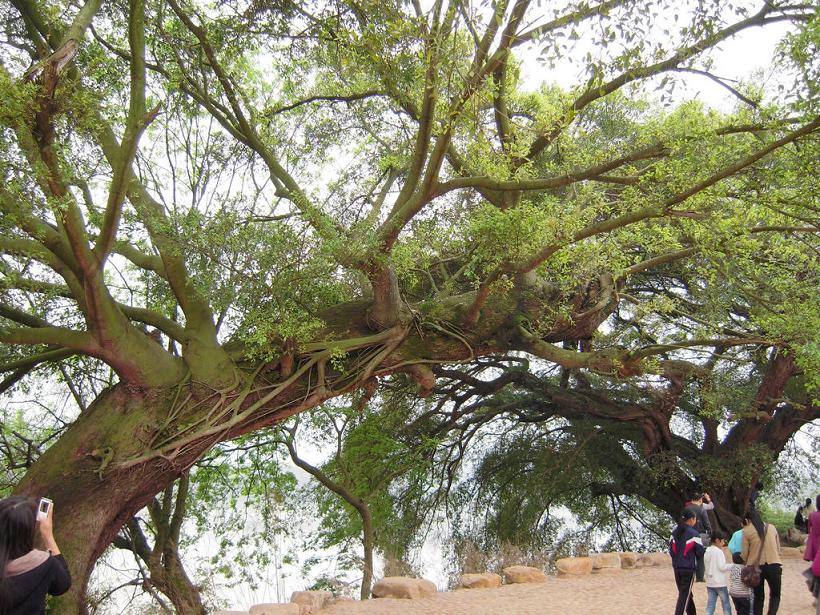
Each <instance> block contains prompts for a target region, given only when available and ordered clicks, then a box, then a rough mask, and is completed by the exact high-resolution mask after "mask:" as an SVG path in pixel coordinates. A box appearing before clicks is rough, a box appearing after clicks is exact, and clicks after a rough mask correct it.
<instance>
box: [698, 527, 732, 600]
mask: <svg viewBox="0 0 820 615" xmlns="http://www.w3.org/2000/svg"><path fill="white" fill-rule="evenodd" d="M725 545H726V534H725V533H724V532H721V531H720V530H715V531H713V532H712V544H711V545H709V548H708V549H706V553H705V554H704V556H703V567H704V576H705V577H706V593H707V595H708V600H707V601H706V615H714V613H715V606H716V605H717V599H718V596H720V604H721V606H722V607H723V615H732V607H731V606H730V601H729V579H728V578H727V576H726V573H727V572H729V571H730V570H731V569H732V566H731V564H727V563H726V556H725V555H724V553H723V547H724V546H725Z"/></svg>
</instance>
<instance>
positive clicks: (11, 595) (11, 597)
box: [0, 496, 71, 615]
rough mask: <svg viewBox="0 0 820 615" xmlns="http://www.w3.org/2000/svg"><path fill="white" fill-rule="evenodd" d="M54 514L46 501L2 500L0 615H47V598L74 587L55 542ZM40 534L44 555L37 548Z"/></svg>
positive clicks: (13, 497) (0, 521) (18, 497)
mask: <svg viewBox="0 0 820 615" xmlns="http://www.w3.org/2000/svg"><path fill="white" fill-rule="evenodd" d="M38 511H39V512H38ZM53 513H54V507H53V505H51V501H50V500H46V499H43V500H37V499H36V498H29V497H22V496H12V497H8V498H4V499H2V500H0V615H45V612H46V594H51V595H53V596H59V595H60V594H64V593H65V592H67V591H68V589H69V588H70V587H71V574H70V573H69V571H68V565H67V564H66V561H65V559H64V558H63V556H62V555H60V548H59V547H58V546H57V542H56V541H55V540H54V532H53V522H52V517H53ZM38 532H39V534H40V537H41V539H42V542H43V546H44V547H45V550H44V551H42V550H39V549H35V548H34V538H35V535H36V534H37V533H38Z"/></svg>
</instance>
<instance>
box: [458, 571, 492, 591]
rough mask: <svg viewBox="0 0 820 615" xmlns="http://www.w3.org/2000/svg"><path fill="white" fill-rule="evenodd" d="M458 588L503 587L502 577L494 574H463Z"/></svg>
mask: <svg viewBox="0 0 820 615" xmlns="http://www.w3.org/2000/svg"><path fill="white" fill-rule="evenodd" d="M458 586H459V587H460V588H462V589H479V588H482V587H501V577H500V576H499V575H497V574H493V573H492V572H482V573H469V574H462V575H461V579H459V583H458Z"/></svg>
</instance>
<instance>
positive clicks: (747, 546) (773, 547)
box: [741, 509, 783, 615]
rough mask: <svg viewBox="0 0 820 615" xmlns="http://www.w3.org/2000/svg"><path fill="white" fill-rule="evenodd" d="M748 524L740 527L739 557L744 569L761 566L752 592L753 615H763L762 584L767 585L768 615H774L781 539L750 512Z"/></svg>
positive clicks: (778, 599)
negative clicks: (741, 540)
mask: <svg viewBox="0 0 820 615" xmlns="http://www.w3.org/2000/svg"><path fill="white" fill-rule="evenodd" d="M746 517H747V518H748V519H749V521H750V522H751V523H748V524H747V525H746V526H745V527H744V528H743V536H742V539H743V544H742V552H741V557H742V558H743V561H744V562H746V565H747V566H753V565H757V566H760V585H758V586H757V587H755V588H754V589H753V591H752V594H753V596H754V604H753V606H752V612H753V614H754V615H763V600H764V591H763V582H764V581H765V582H766V585H768V586H769V609H768V611H767V613H768V615H777V610H778V608H779V607H780V585H781V580H782V577H783V566H782V561H781V560H780V536H778V534H777V528H775V526H773V525H772V524H771V523H764V522H763V520H762V519H761V518H760V514H759V513H758V512H757V511H756V510H754V509H752V510H750V511H749V512H747V513H746Z"/></svg>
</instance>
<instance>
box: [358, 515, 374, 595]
mask: <svg viewBox="0 0 820 615" xmlns="http://www.w3.org/2000/svg"><path fill="white" fill-rule="evenodd" d="M357 510H358V511H359V514H361V516H362V546H363V547H364V566H362V587H361V592H360V598H361V599H362V600H367V599H368V598H370V590H371V588H372V587H373V544H374V542H375V540H374V536H373V518H372V517H371V516H370V508H369V507H368V506H367V504H364V506H363V507H361V508H357Z"/></svg>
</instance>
